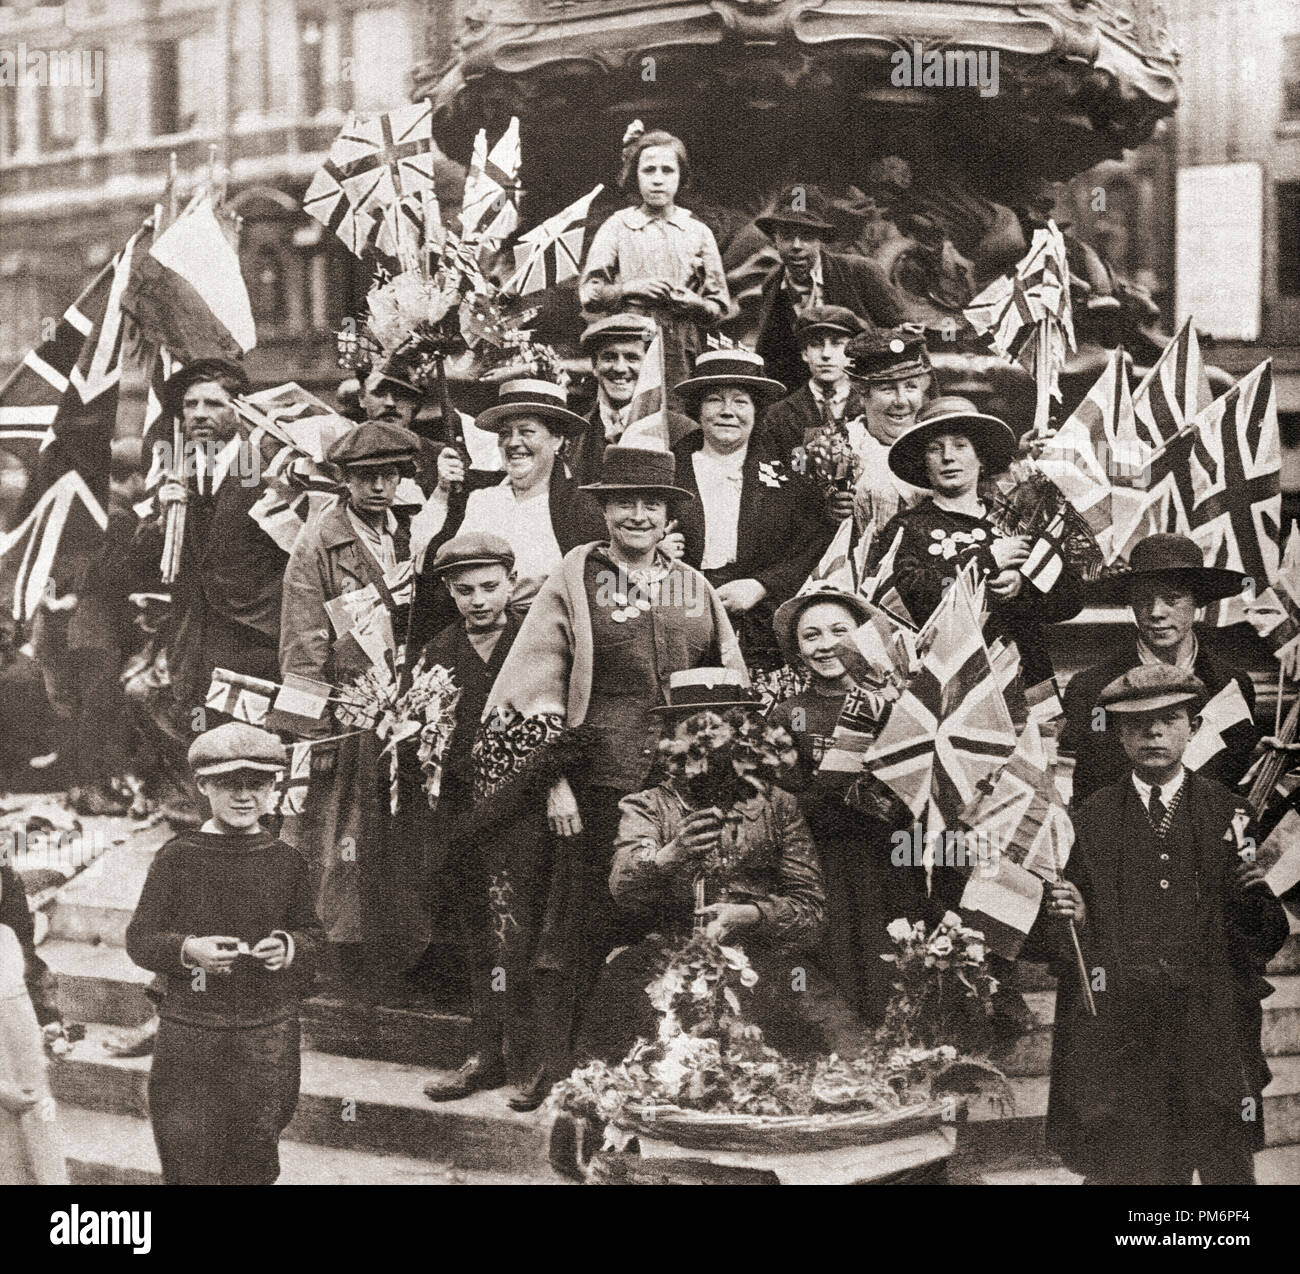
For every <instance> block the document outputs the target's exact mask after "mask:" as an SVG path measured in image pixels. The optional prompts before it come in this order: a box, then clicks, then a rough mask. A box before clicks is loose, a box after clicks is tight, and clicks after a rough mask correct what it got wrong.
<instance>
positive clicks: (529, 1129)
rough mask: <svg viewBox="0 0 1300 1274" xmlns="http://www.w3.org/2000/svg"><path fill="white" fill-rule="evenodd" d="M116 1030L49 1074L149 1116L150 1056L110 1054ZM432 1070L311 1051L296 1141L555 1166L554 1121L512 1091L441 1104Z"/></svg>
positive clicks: (94, 1030)
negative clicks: (428, 1088)
mask: <svg viewBox="0 0 1300 1274" xmlns="http://www.w3.org/2000/svg"><path fill="white" fill-rule="evenodd" d="M108 1030H109V1028H107V1027H104V1026H102V1025H98V1024H94V1025H91V1026H90V1027H89V1028H88V1029H87V1033H86V1038H85V1039H84V1040H83V1041H82V1042H81V1043H79V1044H77V1045H76V1047H75V1048H74V1049H73V1051H72V1053H71V1054H70V1055H69V1056H68V1057H66V1058H65V1059H64V1060H63V1061H61V1062H60V1063H58V1065H56V1066H51V1067H50V1070H49V1076H50V1085H51V1089H52V1091H53V1093H54V1097H55V1099H56V1100H57V1101H58V1102H59V1103H61V1104H63V1103H66V1104H68V1105H70V1106H77V1107H82V1108H84V1109H87V1110H92V1111H101V1112H106V1113H109V1114H119V1115H130V1116H135V1117H137V1118H141V1119H146V1118H147V1117H148V1102H147V1098H146V1083H147V1080H148V1075H149V1066H150V1059H149V1058H147V1057H132V1058H120V1057H111V1056H109V1055H108V1054H106V1053H105V1052H104V1051H103V1043H104V1039H105V1037H106V1035H107V1033H108ZM428 1074H429V1068H428V1067H422V1066H412V1065H408V1064H406V1063H402V1062H384V1061H376V1060H374V1059H357V1058H351V1057H340V1056H337V1055H335V1054H332V1053H320V1052H316V1051H314V1050H305V1051H304V1052H303V1056H302V1089H301V1096H300V1097H299V1100H298V1110H297V1113H296V1114H295V1116H294V1119H293V1123H292V1124H291V1125H290V1126H289V1129H288V1131H287V1132H286V1134H285V1135H286V1137H288V1138H289V1139H291V1140H293V1141H299V1142H306V1143H310V1144H313V1145H321V1146H329V1147H332V1148H334V1149H338V1150H354V1151H379V1152H387V1153H392V1154H401V1155H409V1156H413V1157H416V1158H422V1159H431V1160H435V1161H439V1162H454V1163H455V1164H456V1165H457V1166H458V1167H463V1168H470V1169H488V1170H492V1171H505V1172H511V1173H515V1174H518V1173H521V1172H524V1173H532V1172H536V1171H541V1170H542V1169H543V1168H544V1167H545V1165H546V1163H547V1140H548V1133H549V1125H550V1117H549V1116H548V1115H547V1114H546V1113H545V1112H543V1111H534V1112H531V1113H529V1114H522V1113H519V1112H517V1111H513V1110H511V1109H510V1108H509V1107H508V1106H507V1105H506V1100H505V1098H506V1094H505V1091H504V1090H498V1091H495V1092H487V1093H474V1094H473V1095H472V1096H470V1097H467V1098H465V1099H464V1100H463V1101H457V1102H443V1103H439V1104H435V1103H433V1102H431V1101H429V1099H428V1098H427V1097H425V1096H424V1094H423V1092H422V1091H421V1088H422V1086H423V1083H424V1081H425V1080H426V1079H427V1078H428Z"/></svg>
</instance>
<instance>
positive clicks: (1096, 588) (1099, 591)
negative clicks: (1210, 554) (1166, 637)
mask: <svg viewBox="0 0 1300 1274" xmlns="http://www.w3.org/2000/svg"><path fill="white" fill-rule="evenodd" d="M1128 565H1129V569H1128V570H1127V571H1123V572H1121V573H1117V574H1114V575H1107V576H1105V577H1104V578H1103V579H1099V580H1095V581H1093V582H1092V583H1091V584H1090V585H1089V586H1088V590H1089V594H1090V596H1091V598H1092V600H1094V601H1097V602H1111V603H1114V604H1120V605H1123V604H1126V603H1127V602H1128V600H1129V597H1130V593H1131V589H1132V586H1133V585H1134V584H1135V583H1138V582H1140V581H1143V580H1150V579H1151V578H1152V577H1153V576H1162V577H1165V578H1168V579H1170V580H1173V581H1177V582H1178V583H1179V584H1180V585H1181V586H1182V587H1183V588H1185V589H1186V591H1187V592H1189V593H1191V595H1192V596H1193V597H1195V598H1196V604H1197V605H1198V606H1208V605H1209V604H1210V603H1211V602H1217V601H1220V600H1221V599H1222V598H1225V597H1233V596H1235V595H1236V594H1238V593H1240V592H1241V590H1242V588H1243V587H1244V586H1245V583H1246V577H1245V575H1243V574H1242V573H1241V572H1240V571H1230V570H1227V569H1225V568H1224V567H1221V566H1206V565H1205V558H1204V556H1203V555H1202V553H1201V548H1200V545H1198V544H1197V543H1196V541H1195V540H1193V539H1191V538H1189V537H1188V536H1186V535H1170V534H1166V533H1164V532H1161V533H1160V534H1157V535H1148V536H1147V537H1146V539H1144V540H1139V541H1138V542H1137V543H1136V544H1135V545H1134V546H1133V552H1132V553H1130V554H1129V560H1128Z"/></svg>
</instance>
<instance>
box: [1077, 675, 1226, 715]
mask: <svg viewBox="0 0 1300 1274" xmlns="http://www.w3.org/2000/svg"><path fill="white" fill-rule="evenodd" d="M1204 702H1205V683H1204V682H1203V681H1202V680H1201V679H1200V678H1199V677H1196V676H1193V675H1192V674H1191V673H1190V672H1183V671H1182V670H1181V669H1179V668H1175V667H1174V666H1173V665H1172V664H1163V663H1161V664H1139V665H1138V666H1137V667H1136V668H1130V669H1129V670H1128V672H1126V673H1124V674H1123V675H1122V676H1119V677H1116V678H1115V680H1114V681H1112V682H1110V683H1108V684H1107V686H1106V687H1105V689H1104V690H1102V692H1101V694H1100V695H1098V697H1097V704H1098V706H1099V707H1102V708H1105V709H1106V711H1107V712H1119V713H1122V714H1125V715H1127V714H1131V713H1138V712H1158V711H1160V709H1162V708H1172V707H1174V706H1175V705H1176V704H1180V703H1185V704H1187V705H1188V710H1189V711H1190V712H1192V713H1196V712H1199V711H1200V709H1201V706H1202V705H1203V704H1204Z"/></svg>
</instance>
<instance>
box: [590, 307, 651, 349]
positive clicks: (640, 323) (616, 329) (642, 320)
mask: <svg viewBox="0 0 1300 1274" xmlns="http://www.w3.org/2000/svg"><path fill="white" fill-rule="evenodd" d="M655 326H656V324H655V321H654V319H652V318H651V317H650V316H649V315H648V314H606V315H605V316H604V317H603V318H598V319H597V320H596V321H595V322H594V323H589V324H588V325H587V327H586V328H584V329H583V333H582V335H581V336H580V337H579V338H578V344H579V345H581V346H582V348H583V351H584V352H585V353H587V354H594V353H595V352H596V350H597V349H599V348H600V346H602V345H604V344H605V342H606V341H642V342H644V343H645V344H646V345H647V346H649V344H650V342H651V341H652V340H654V338H655Z"/></svg>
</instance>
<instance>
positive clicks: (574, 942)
mask: <svg viewBox="0 0 1300 1274" xmlns="http://www.w3.org/2000/svg"><path fill="white" fill-rule="evenodd" d="M584 489H585V490H588V491H590V492H591V493H592V494H593V495H594V496H595V498H596V499H597V500H598V501H599V502H600V504H601V505H602V507H603V510H604V517H605V525H606V528H607V530H608V533H609V539H608V541H607V542H604V543H596V544H585V545H581V546H580V547H578V548H576V549H574V550H572V551H571V552H570V553H568V554H566V555H565V558H564V561H563V562H562V563H561V565H560V567H559V568H558V569H557V570H556V571H555V572H554V573H553V574H552V575H551V577H550V578H549V579H548V580H547V582H546V583H545V584H544V585H543V586H542V589H541V591H540V592H539V593H538V595H537V598H536V600H535V601H534V602H533V605H532V608H531V609H530V610H529V612H528V617H527V618H526V619H525V621H524V625H523V627H522V628H521V629H520V632H519V636H518V638H517V639H516V641H515V644H514V646H513V648H512V649H511V651H510V654H509V655H508V656H507V658H506V661H505V664H504V665H503V666H502V669H501V673H500V675H499V677H498V678H497V681H496V684H495V685H494V686H493V688H492V693H491V694H490V695H489V697H488V702H487V708H486V711H485V713H484V717H483V726H482V729H481V731H480V735H479V741H478V744H477V745H476V747H475V777H476V785H477V787H478V793H477V795H478V798H479V804H478V806H477V807H476V812H475V817H476V822H477V824H478V828H479V831H480V834H482V835H484V837H485V839H486V841H487V848H488V857H489V862H490V865H491V866H490V874H491V884H490V891H491V902H492V912H493V918H494V929H495V934H496V939H497V942H498V944H499V961H498V962H499V963H500V965H501V967H502V968H503V969H504V970H505V1054H506V1068H507V1071H508V1073H509V1076H510V1079H511V1081H512V1082H513V1083H515V1084H517V1085H518V1087H519V1092H518V1093H516V1094H515V1095H514V1096H513V1097H512V1098H511V1099H510V1104H511V1105H512V1106H513V1107H514V1108H515V1109H518V1110H531V1109H533V1108H535V1107H536V1106H538V1105H540V1104H541V1102H542V1100H543V1099H544V1098H545V1096H546V1093H547V1092H548V1090H549V1089H550V1086H551V1084H552V1083H554V1082H555V1081H556V1080H557V1079H560V1078H561V1077H563V1076H564V1075H567V1074H568V1073H569V1070H570V1051H571V1046H572V1041H573V1037H574V1032H575V1030H576V1027H577V1017H578V1012H579V1009H580V1006H581V1005H583V1004H584V1003H585V1001H586V998H587V994H588V992H589V991H590V989H591V986H592V984H593V982H594V980H595V976H596V973H597V972H598V971H599V968H600V965H601V963H602V962H603V960H604V958H605V956H606V955H607V954H608V952H609V951H610V950H611V949H612V948H613V947H614V946H616V945H619V944H620V943H621V942H626V941H627V940H628V939H629V938H631V937H637V936H640V935H639V934H637V933H631V934H630V933H628V932H626V924H625V923H623V924H622V925H621V923H620V919H619V917H618V915H617V914H616V911H615V907H614V902H613V899H612V897H611V895H610V892H609V884H608V881H609V870H610V857H611V854H612V850H613V844H614V838H615V834H616V832H617V830H618V819H619V801H620V799H621V798H622V797H623V796H625V795H627V793H629V792H636V791H640V790H642V789H643V788H645V787H648V786H649V785H650V774H651V771H652V769H653V768H654V764H655V761H656V758H657V754H658V750H657V745H658V738H659V726H658V722H657V721H656V719H655V716H654V713H653V709H654V708H656V707H658V706H659V705H661V704H663V703H665V702H666V700H667V688H668V684H669V678H670V677H671V675H672V674H673V673H674V672H680V671H682V670H684V669H687V668H699V667H706V666H714V665H725V666H727V667H729V668H732V669H741V670H743V668H744V664H743V663H742V661H741V658H740V651H739V647H738V646H737V644H736V638H735V634H734V632H733V631H732V628H731V624H730V621H729V620H728V619H727V614H726V611H725V610H724V609H723V606H722V603H721V601H720V600H719V599H718V596H717V594H716V593H715V592H714V591H713V588H712V587H711V586H710V585H709V583H708V581H707V580H706V579H705V578H704V576H703V575H701V574H700V573H699V572H698V571H696V570H694V569H693V568H691V567H689V566H687V565H686V564H685V563H683V562H681V561H674V560H672V559H670V558H669V557H667V556H666V555H665V554H664V552H663V550H662V548H661V541H662V540H663V537H664V531H665V526H666V524H667V521H668V519H669V517H670V510H669V506H670V505H672V504H678V503H680V502H681V501H682V500H687V499H690V498H691V496H690V493H689V492H686V491H683V490H682V489H681V488H680V487H678V486H677V485H676V482H675V465H674V461H673V457H672V455H671V454H669V453H666V452H658V451H643V450H640V449H638V448H634V447H618V446H613V447H608V448H607V449H606V451H605V463H604V468H603V471H602V474H601V481H600V482H597V483H594V484H592V485H591V486H588V487H586V488H584Z"/></svg>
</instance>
